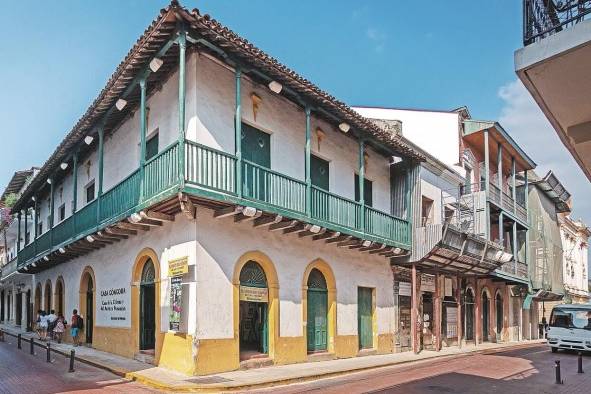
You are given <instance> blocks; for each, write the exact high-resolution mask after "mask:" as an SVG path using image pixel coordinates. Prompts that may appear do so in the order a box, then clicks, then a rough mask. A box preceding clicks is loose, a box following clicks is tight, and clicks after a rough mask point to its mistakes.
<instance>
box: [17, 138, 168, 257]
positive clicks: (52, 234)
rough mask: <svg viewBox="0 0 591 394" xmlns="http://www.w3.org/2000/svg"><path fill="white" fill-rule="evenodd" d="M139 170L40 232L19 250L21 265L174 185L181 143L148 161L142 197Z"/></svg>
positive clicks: (91, 230) (94, 228)
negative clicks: (141, 196) (50, 227)
mask: <svg viewBox="0 0 591 394" xmlns="http://www.w3.org/2000/svg"><path fill="white" fill-rule="evenodd" d="M139 174H140V172H139V170H136V171H134V172H133V173H132V174H131V175H129V176H128V177H127V178H125V179H124V180H122V181H121V182H119V183H118V184H117V185H115V186H113V187H112V188H111V189H110V190H108V191H107V192H105V193H104V194H103V195H102V196H99V197H98V198H96V199H94V200H93V201H91V202H90V203H88V204H86V205H85V206H84V207H82V208H80V209H79V210H78V211H76V212H75V213H74V214H73V215H72V216H70V217H68V218H66V219H65V220H63V221H62V222H60V223H58V224H57V225H55V226H54V227H53V228H52V229H49V230H48V231H46V232H45V233H43V234H41V235H39V236H38V237H37V239H36V240H35V241H34V242H31V243H29V244H28V245H26V246H25V247H24V248H23V249H21V250H20V251H19V253H18V261H19V266H21V265H23V264H25V263H26V262H27V261H28V260H30V259H32V258H34V257H36V256H40V255H43V254H45V253H47V252H49V251H51V250H54V249H56V248H58V247H60V246H61V245H65V244H68V243H70V242H73V241H75V240H77V239H80V238H81V237H83V236H86V235H87V234H89V233H92V232H94V231H96V230H98V229H99V228H100V227H104V226H106V225H108V224H110V223H112V222H115V221H117V220H119V218H120V217H121V216H125V215H128V214H131V213H133V212H134V211H135V210H136V209H137V208H138V206H140V205H141V203H143V201H146V200H149V199H150V198H153V197H155V196H157V195H158V194H160V193H162V192H164V191H167V190H170V188H171V187H175V186H176V185H177V184H178V179H179V177H178V143H174V144H172V145H170V146H169V147H167V148H166V149H164V150H163V151H162V152H160V153H159V154H158V155H156V156H155V157H153V158H152V159H151V160H149V161H148V162H147V163H146V165H145V174H144V198H143V200H141V199H140V191H141V187H140V175H139ZM99 208H100V210H99Z"/></svg>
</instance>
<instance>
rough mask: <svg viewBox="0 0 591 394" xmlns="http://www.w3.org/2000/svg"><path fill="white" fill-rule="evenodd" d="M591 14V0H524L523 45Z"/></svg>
mask: <svg viewBox="0 0 591 394" xmlns="http://www.w3.org/2000/svg"><path fill="white" fill-rule="evenodd" d="M589 14H591V0H561V1H556V0H524V1H523V45H525V46H527V45H530V44H532V43H534V42H536V41H539V40H541V39H543V38H544V37H547V36H549V35H552V34H554V33H557V32H559V31H561V30H563V29H565V28H568V27H569V26H572V25H575V24H577V23H579V22H581V21H583V20H585V19H587V18H588V17H589V16H588V15H589Z"/></svg>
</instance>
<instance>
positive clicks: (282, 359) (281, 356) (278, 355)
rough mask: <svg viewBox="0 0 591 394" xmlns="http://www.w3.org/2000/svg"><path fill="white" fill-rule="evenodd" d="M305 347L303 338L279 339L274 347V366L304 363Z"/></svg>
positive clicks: (306, 354) (305, 357)
mask: <svg viewBox="0 0 591 394" xmlns="http://www.w3.org/2000/svg"><path fill="white" fill-rule="evenodd" d="M307 358H308V352H307V345H306V340H305V339H304V337H279V338H278V342H277V343H276V345H275V359H274V361H275V364H293V363H301V362H304V361H306V360H307Z"/></svg>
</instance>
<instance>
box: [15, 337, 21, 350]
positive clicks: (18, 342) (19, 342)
mask: <svg viewBox="0 0 591 394" xmlns="http://www.w3.org/2000/svg"><path fill="white" fill-rule="evenodd" d="M16 347H17V348H18V349H22V347H21V334H18V336H17V337H16Z"/></svg>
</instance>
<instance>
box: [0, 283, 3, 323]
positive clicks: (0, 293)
mask: <svg viewBox="0 0 591 394" xmlns="http://www.w3.org/2000/svg"><path fill="white" fill-rule="evenodd" d="M0 322H4V290H2V291H0Z"/></svg>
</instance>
